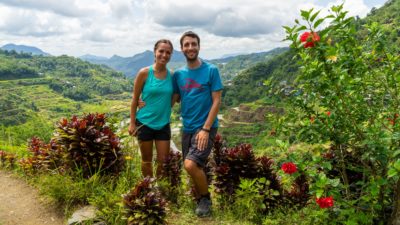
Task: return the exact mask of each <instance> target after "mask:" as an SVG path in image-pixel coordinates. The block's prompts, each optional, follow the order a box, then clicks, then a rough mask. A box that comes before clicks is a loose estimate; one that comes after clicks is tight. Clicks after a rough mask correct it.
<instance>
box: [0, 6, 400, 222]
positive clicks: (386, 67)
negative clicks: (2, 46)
mask: <svg viewBox="0 0 400 225" xmlns="http://www.w3.org/2000/svg"><path fill="white" fill-rule="evenodd" d="M398 3H399V1H390V2H389V3H387V4H386V5H385V8H387V9H388V12H385V10H384V9H385V8H384V9H382V10H380V11H376V12H372V13H371V15H374V14H375V13H376V14H377V13H381V15H393V16H397V14H395V13H393V14H390V13H389V12H392V10H394V9H393V7H396V6H398V5H399V4H398ZM393 12H394V11H393ZM386 13H387V14H386ZM318 14H319V12H315V11H314V10H312V9H311V10H308V11H305V10H303V11H301V17H302V20H296V25H295V26H293V27H285V30H286V32H287V40H289V41H290V42H291V43H292V44H291V48H292V49H291V50H290V51H287V52H285V53H283V54H282V55H280V56H277V57H276V58H272V59H270V60H269V61H267V62H263V63H260V64H257V65H255V66H253V67H251V68H249V69H247V70H245V71H243V72H242V73H241V74H240V75H239V76H237V77H235V78H234V85H233V86H231V87H228V88H227V89H226V91H225V92H224V99H225V101H227V102H225V106H229V105H236V104H238V103H242V101H241V100H240V101H239V99H236V96H235V95H237V96H239V97H240V98H243V99H244V100H245V101H254V99H258V98H260V97H263V99H262V100H258V101H256V102H254V103H253V104H248V105H247V107H248V108H250V109H251V110H257V108H258V107H259V106H260V105H261V104H265V105H268V104H277V103H279V105H276V107H278V106H279V107H282V108H284V112H285V113H284V114H283V115H282V114H279V113H272V112H268V113H265V114H266V118H265V121H264V122H257V123H258V124H257V125H254V124H249V123H247V124H245V123H238V124H235V126H227V127H226V128H221V131H222V132H223V133H224V132H225V134H224V135H226V136H227V138H226V139H228V141H227V140H226V139H225V140H224V139H222V138H221V136H217V137H216V142H215V143H214V151H213V158H212V159H213V160H210V163H209V164H208V167H207V171H208V172H209V173H208V175H209V177H208V178H209V179H210V181H211V183H212V188H211V190H212V195H211V196H212V199H213V203H214V205H213V210H214V214H213V217H212V218H211V219H210V220H209V221H210V223H214V222H215V223H222V224H313V223H315V224H326V223H332V224H336V223H337V224H386V223H394V222H396V221H399V220H400V206H399V205H398V204H399V202H400V194H399V193H400V190H398V188H399V187H400V184H399V182H400V180H399V178H400V159H399V155H400V154H399V150H398V149H399V147H400V146H399V143H400V141H399V137H400V135H399V129H400V123H399V121H398V120H399V106H400V104H399V102H400V96H399V93H400V90H399V87H398V83H399V81H400V80H399V79H400V74H399V71H400V68H399V67H400V58H399V55H398V52H397V48H396V45H393V44H392V43H393V42H392V41H393V37H392V36H391V35H392V34H391V32H390V33H388V32H387V30H386V27H385V26H380V24H379V23H376V22H373V21H372V20H368V19H367V20H365V21H367V22H365V23H363V24H361V23H360V21H359V20H357V19H356V18H351V17H350V18H348V17H346V12H344V11H343V8H342V6H334V7H332V8H331V14H330V15H328V16H326V17H324V18H320V17H319V16H318ZM369 18H372V17H369ZM379 18H382V17H379ZM382 19H383V18H382ZM324 21H329V22H330V26H329V27H328V28H326V29H324V30H318V28H319V26H320V24H322V23H323V22H324ZM363 32H364V33H363ZM7 54H11V55H12V54H13V53H4V56H2V57H11V56H9V55H7ZM18 57H19V58H18ZM280 57H282V58H280ZM17 58H18V59H17ZM21 58H22V59H21ZM61 58H62V57H61ZM293 59H294V60H293ZM12 60H25V61H26V62H32V60H33V61H34V60H39V58H35V57H32V56H29V55H21V54H16V55H15V56H12V57H11V59H9V62H11V61H12ZM60 60H61V59H60ZM63 60H64V58H62V61H63ZM65 60H66V62H68V61H69V60H72V59H68V57H67V58H66V59H65ZM285 60H287V61H286V62H284V63H283V61H285ZM292 60H293V61H294V62H297V63H298V64H293V62H292V63H291V64H290V66H289V67H287V66H285V63H289V61H292ZM72 61H73V60H72ZM280 63H281V64H280ZM66 64H68V63H66ZM66 64H65V65H66ZM78 64H79V63H78ZM79 65H80V66H77V67H76V71H81V69H82V70H83V71H87V70H85V63H82V64H79ZM88 65H89V64H88ZM89 67H90V65H89ZM71 68H72V67H71ZM78 68H79V69H78ZM37 69H38V70H37V71H38V76H39V77H31V78H23V79H18V80H7V81H5V82H3V81H1V82H0V84H1V85H4V86H2V87H5V88H7V89H8V90H11V88H15V91H16V92H13V93H20V94H17V96H14V98H19V100H20V101H22V102H28V103H27V104H25V103H23V104H16V102H13V101H4V102H5V103H4V105H5V106H4V107H20V108H23V109H24V110H25V111H22V112H25V113H26V114H27V115H28V114H29V113H30V112H35V110H37V112H40V113H47V115H46V116H48V118H54V115H60V114H62V113H66V112H67V111H68V110H70V111H68V113H71V112H73V111H74V110H78V109H77V108H79V111H97V109H101V108H105V107H107V106H110V105H112V104H114V103H118V104H119V105H121V102H118V101H116V102H111V101H110V102H107V101H102V102H100V101H99V103H100V104H102V105H97V103H96V101H97V98H96V97H95V96H98V94H99V92H97V91H94V92H89V95H88V97H87V98H85V100H84V101H79V102H77V101H75V100H73V99H71V98H67V97H65V96H63V94H62V93H63V91H64V89H63V86H62V85H64V84H63V83H61V84H60V85H61V88H60V90H61V91H60V90H58V88H59V87H58V86H57V85H55V86H54V87H50V85H49V84H50V83H53V81H54V80H55V78H54V77H53V76H51V75H45V74H43V75H42V74H40V73H41V70H40V68H37ZM265 71H268V73H265ZM49 74H51V72H49ZM60 74H62V73H60ZM67 74H69V75H67ZM74 74H75V72H74ZM63 76H64V77H65V78H66V79H69V78H71V77H73V79H72V80H71V81H73V80H74V79H81V80H80V81H82V84H84V85H88V86H89V84H88V83H84V82H85V78H88V77H91V78H90V79H92V80H96V79H97V77H98V75H94V76H91V75H90V73H88V74H85V72H83V73H81V75H76V74H75V75H72V73H69V72H68V71H67V73H64V74H63ZM114 78H117V77H114ZM116 80H118V79H116ZM284 80H286V81H288V82H287V83H286V84H285V83H284V82H282V81H284ZM17 82H22V83H20V84H23V85H27V86H29V87H30V91H31V90H36V91H43V92H44V93H46V94H48V96H50V97H49V98H52V97H55V100H54V102H55V104H54V105H56V106H57V107H59V110H60V111H58V112H56V111H55V110H48V111H46V110H44V108H45V107H43V105H42V103H43V102H44V101H43V99H45V97H42V98H39V99H42V101H33V100H31V99H30V98H27V97H26V96H27V94H29V93H30V92H28V91H26V88H21V89H18V88H16V87H15V84H16V83H17ZM60 82H61V81H60ZM235 82H236V83H235ZM258 82H260V83H259V84H260V85H259V86H254V85H255V84H256V85H257V83H258ZM288 84H290V86H288ZM240 85H243V86H242V87H246V88H247V89H245V90H241V89H240V88H239V87H240ZM84 87H86V86H84ZM89 87H93V86H89ZM255 87H257V88H255ZM55 89H57V90H58V91H56V90H55ZM67 89H68V88H67ZM2 90H3V89H2ZM49 90H50V91H49ZM234 91H236V92H237V93H235V92H234ZM241 91H243V92H241ZM8 92H11V91H8ZM252 92H254V93H256V94H254V95H252V94H249V93H252ZM5 93H6V92H4V94H5ZM49 93H51V95H50V94H49ZM234 94H235V95H234ZM271 94H272V95H274V97H272V96H271ZM1 96H3V95H1ZM61 96H62V97H61ZM57 97H58V99H57ZM7 99H8V98H7ZM59 100H60V101H61V100H62V101H64V103H63V104H64V107H61V106H62V104H56V102H57V101H59ZM29 101H31V103H30V102H29ZM32 102H33V103H34V104H32ZM261 102H263V103H261ZM78 104H79V107H78ZM106 104H109V105H106ZM73 106H76V108H75V109H73V110H71V108H72V107H73ZM108 108H111V107H108ZM64 110H65V111H64ZM122 111H123V110H122ZM61 112H62V113H61ZM38 114H39V113H37V114H35V115H32V118H34V119H35V120H34V122H31V121H32V120H31V119H30V118H28V119H27V121H23V122H21V123H20V124H19V125H17V126H13V127H12V126H10V125H2V126H1V127H0V128H1V129H0V132H1V134H2V136H3V137H5V138H4V140H3V141H4V143H8V144H7V145H6V146H2V147H1V148H2V149H1V150H0V166H1V167H2V168H7V169H8V168H9V169H15V170H16V171H29V170H30V169H31V168H35V169H36V170H37V171H38V172H37V173H36V172H35V173H25V175H26V176H27V177H28V178H29V180H30V181H31V182H33V183H34V184H35V185H37V186H38V187H39V189H41V190H42V192H43V193H46V194H47V195H49V196H51V197H52V198H54V199H55V200H56V201H57V202H59V203H61V204H63V205H64V206H65V210H66V213H67V214H68V213H70V212H71V210H72V208H73V207H74V206H76V205H77V204H92V205H95V206H96V207H97V208H98V210H99V212H98V217H99V219H100V220H102V221H105V222H107V223H109V224H126V223H127V221H128V223H132V224H135V223H144V224H146V223H161V224H162V223H165V222H169V223H175V224H187V223H195V224H196V223H204V221H203V220H201V219H198V218H196V217H195V215H194V213H193V209H194V208H195V205H194V203H193V201H192V199H191V197H190V195H189V194H187V193H188V192H189V190H190V185H189V184H188V183H187V182H183V181H184V180H185V179H186V178H187V175H186V174H185V173H183V174H181V167H180V160H181V158H180V157H181V156H180V155H179V154H175V155H173V154H172V155H171V156H170V158H169V160H168V161H166V162H165V164H164V166H165V170H164V172H165V174H164V178H165V177H167V179H164V180H161V179H157V180H155V181H154V182H150V180H149V179H145V180H144V181H143V180H142V178H141V177H140V171H139V168H140V157H139V155H138V154H134V153H133V152H132V149H135V150H136V151H137V146H136V145H135V144H134V141H133V140H132V138H131V137H130V136H128V135H127V132H126V125H123V124H122V125H120V124H117V123H119V121H121V120H123V118H124V115H122V116H121V115H115V114H112V116H111V120H110V121H109V122H108V123H105V122H104V121H103V122H102V120H101V118H100V124H97V123H98V122H99V121H98V120H97V119H95V118H98V117H99V115H102V114H98V115H96V116H93V114H89V115H87V116H84V117H82V118H80V119H78V118H74V117H73V118H72V119H71V120H61V121H60V122H59V123H58V128H57V132H58V140H55V141H51V142H50V143H49V144H45V143H46V142H45V141H41V140H39V139H37V138H35V139H31V142H29V143H28V150H27V149H22V150H21V147H19V148H17V147H14V146H13V145H14V143H22V139H18V141H16V140H15V139H14V138H13V137H14V136H12V135H17V136H18V137H19V138H20V137H23V138H26V137H27V136H26V135H31V134H35V132H41V133H40V134H42V133H43V134H45V135H47V136H48V138H49V139H50V137H51V136H52V134H51V133H52V132H51V129H50V128H49V127H51V126H52V125H51V122H49V121H47V120H45V119H43V118H44V117H41V116H38ZM10 115H11V114H10ZM90 115H91V116H90ZM52 116H53V117H52ZM100 117H101V116H100ZM16 118H18V117H16ZM20 118H23V117H20ZM58 118H59V117H58ZM21 120H22V119H21ZM37 121H40V123H36V122H37ZM9 123H10V124H12V123H11V122H9ZM34 127H35V128H34ZM11 128H12V129H11ZM24 129H27V130H26V131H25V130H24ZM252 129H253V130H252ZM246 132H248V133H254V132H256V133H257V134H255V135H254V134H253V135H252V139H251V141H254V143H256V145H254V146H255V147H253V146H251V145H249V144H242V143H241V142H243V141H244V140H246V139H245V138H243V137H240V136H241V135H243V134H245V133H246ZM235 134H236V136H235ZM32 136H34V135H32ZM7 137H8V138H7ZM232 142H234V144H232ZM94 148H96V149H97V148H98V149H100V151H94V150H93V149H94ZM68 151H70V153H71V155H72V157H63V156H62V155H63V154H66V152H68ZM110 152H113V153H114V152H115V154H114V155H112V154H108V153H110ZM97 153H100V154H97ZM101 153H102V154H101ZM111 156H115V158H113V159H112V160H108V161H107V158H112V157H111ZM29 157H31V159H30V158H29ZM21 158H25V159H23V160H20V161H19V163H18V164H17V165H19V167H16V168H15V165H16V163H15V162H16V161H18V160H17V159H21ZM92 159H93V160H92ZM113 160H116V161H118V162H124V164H125V167H119V166H117V168H118V169H117V172H115V170H113V169H111V170H110V171H107V173H106V174H104V173H102V171H105V170H103V169H104V168H103V167H101V166H100V167H98V166H99V165H106V167H107V168H108V166H107V165H110V164H108V163H107V162H110V161H112V162H114V161H113ZM65 162H72V163H70V164H69V165H72V164H74V165H78V166H77V169H76V170H75V171H74V172H73V173H65V170H64V169H60V168H63V165H65ZM85 162H88V163H89V164H88V165H87V167H86V166H85V165H84V164H85ZM103 162H104V164H103ZM30 165H32V166H30ZM113 165H114V164H113ZM115 165H120V164H119V163H116V164H115ZM69 167H71V166H69ZM110 168H111V167H110ZM88 171H90V172H88ZM92 171H94V172H92ZM114 172H115V173H114ZM164 182H166V183H164ZM168 186H171V187H174V189H173V190H171V189H168V188H166V187H168ZM132 187H134V188H133V189H132ZM172 191H174V193H172ZM126 193H127V194H126ZM163 193H164V194H165V193H167V195H172V194H175V196H176V197H174V198H173V199H168V198H164V197H165V196H163ZM176 193H178V194H176ZM122 194H126V195H125V196H124V197H122V196H121V195H122Z"/></svg>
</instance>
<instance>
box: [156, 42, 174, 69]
mask: <svg viewBox="0 0 400 225" xmlns="http://www.w3.org/2000/svg"><path fill="white" fill-rule="evenodd" d="M154 55H155V58H156V63H160V64H167V63H168V62H169V60H170V59H171V55H172V48H171V46H170V45H169V44H167V43H160V44H158V46H157V49H156V51H155V52H154Z"/></svg>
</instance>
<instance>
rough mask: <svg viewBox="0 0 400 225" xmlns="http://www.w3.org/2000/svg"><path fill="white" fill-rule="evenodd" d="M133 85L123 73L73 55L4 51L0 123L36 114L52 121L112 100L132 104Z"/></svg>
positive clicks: (12, 123) (0, 73)
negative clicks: (55, 55) (130, 102)
mask: <svg viewBox="0 0 400 225" xmlns="http://www.w3.org/2000/svg"><path fill="white" fill-rule="evenodd" d="M131 89H132V82H131V81H129V80H128V79H127V78H126V77H125V76H124V75H123V74H122V73H119V72H116V71H114V70H111V69H109V68H106V67H104V66H100V65H94V64H90V63H88V62H85V61H82V60H80V59H77V58H73V57H69V56H59V57H53V56H47V57H45V56H32V55H31V54H26V53H16V52H15V51H11V52H9V51H3V50H0V112H1V115H2V116H1V117H0V126H15V125H20V124H24V123H26V122H27V121H30V120H31V119H32V118H42V119H45V120H47V121H50V120H54V119H58V118H59V117H60V116H70V115H71V114H74V113H78V114H81V111H84V112H87V111H88V110H89V111H92V109H95V108H100V106H101V105H103V104H110V102H114V103H124V102H126V101H127V102H128V104H129V98H130V97H129V96H130V92H131ZM113 105H117V104H113ZM125 107H126V108H125V109H124V110H126V111H127V110H128V106H127V105H126V106H125ZM108 110H110V111H111V109H110V108H109V109H108Z"/></svg>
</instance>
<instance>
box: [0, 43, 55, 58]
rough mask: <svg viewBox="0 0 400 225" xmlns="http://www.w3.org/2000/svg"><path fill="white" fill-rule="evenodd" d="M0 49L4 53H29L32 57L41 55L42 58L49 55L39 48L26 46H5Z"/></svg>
mask: <svg viewBox="0 0 400 225" xmlns="http://www.w3.org/2000/svg"><path fill="white" fill-rule="evenodd" d="M0 49H2V50H5V51H16V52H18V53H31V54H32V55H43V56H49V55H50V54H49V53H46V52H44V51H42V50H41V49H39V48H36V47H33V46H27V45H15V44H6V45H4V46H3V47H1V48H0Z"/></svg>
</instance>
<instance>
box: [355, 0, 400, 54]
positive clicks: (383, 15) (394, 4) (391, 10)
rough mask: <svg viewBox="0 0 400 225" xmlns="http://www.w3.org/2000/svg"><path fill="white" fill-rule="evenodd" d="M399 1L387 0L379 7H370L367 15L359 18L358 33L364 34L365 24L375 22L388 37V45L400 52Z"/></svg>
mask: <svg viewBox="0 0 400 225" xmlns="http://www.w3.org/2000/svg"><path fill="white" fill-rule="evenodd" d="M399 12H400V1H399V0H389V1H387V2H386V3H385V4H384V6H382V7H381V8H379V9H376V8H372V9H371V11H370V13H369V14H368V16H367V17H366V18H364V19H362V20H359V29H360V35H366V34H367V31H366V29H365V28H364V27H363V25H365V24H369V23H372V22H377V23H379V24H380V26H381V27H382V29H383V31H384V35H385V36H386V37H387V39H388V45H389V46H390V47H392V48H394V49H396V50H397V51H398V52H400V13H399Z"/></svg>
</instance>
